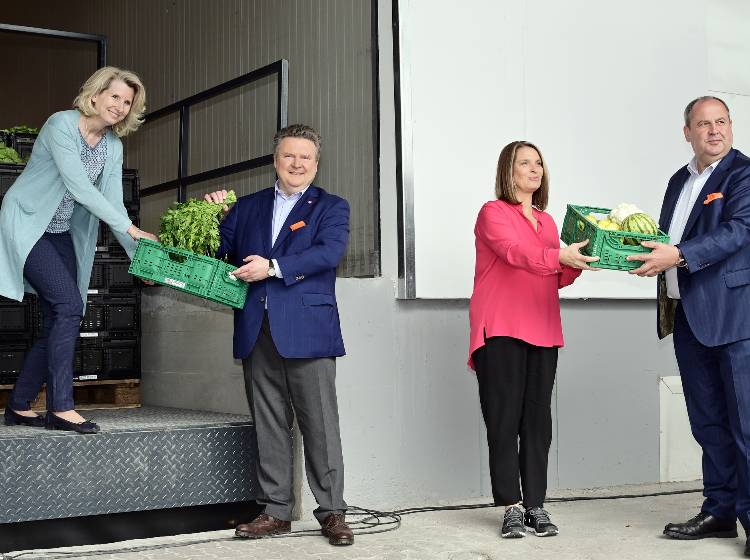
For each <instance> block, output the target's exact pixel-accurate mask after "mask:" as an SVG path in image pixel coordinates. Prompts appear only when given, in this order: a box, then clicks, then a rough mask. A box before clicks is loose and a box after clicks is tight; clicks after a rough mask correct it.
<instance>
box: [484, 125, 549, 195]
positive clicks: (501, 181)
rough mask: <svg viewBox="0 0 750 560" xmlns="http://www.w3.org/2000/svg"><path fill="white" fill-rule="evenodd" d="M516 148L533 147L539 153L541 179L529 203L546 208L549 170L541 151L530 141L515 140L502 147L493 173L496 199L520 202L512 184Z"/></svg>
mask: <svg viewBox="0 0 750 560" xmlns="http://www.w3.org/2000/svg"><path fill="white" fill-rule="evenodd" d="M518 148H533V149H534V150H536V153H538V154H539V159H541V160H542V169H543V170H544V174H543V175H542V181H541V184H540V185H539V188H538V189H537V190H536V191H535V192H534V194H533V195H532V197H531V204H533V205H534V206H536V207H537V208H538V209H539V210H546V209H547V203H548V202H549V172H548V171H547V164H546V163H545V161H544V156H542V152H541V151H540V150H539V148H537V147H536V146H535V145H534V144H532V143H531V142H527V141H525V140H516V141H515V142H511V143H510V144H508V145H507V146H505V147H504V148H503V150H502V151H501V152H500V157H499V158H498V159H497V174H496V175H495V196H496V197H497V198H498V200H504V201H505V202H507V203H509V204H520V202H519V201H518V198H516V187H515V185H514V184H513V164H514V163H515V161H516V152H517V151H518Z"/></svg>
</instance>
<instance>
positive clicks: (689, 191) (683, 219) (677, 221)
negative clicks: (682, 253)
mask: <svg viewBox="0 0 750 560" xmlns="http://www.w3.org/2000/svg"><path fill="white" fill-rule="evenodd" d="M720 161H721V160H717V161H715V162H713V163H712V164H711V165H709V166H708V167H706V168H705V169H704V170H703V173H698V162H697V161H696V159H695V158H693V159H692V160H690V163H688V166H687V169H688V172H689V173H690V175H689V176H688V178H687V181H685V184H684V185H683V187H682V192H680V198H678V199H677V205H676V206H675V209H674V214H672V222H671V223H670V224H669V242H670V243H672V244H673V245H676V244H677V243H679V242H680V241H682V234H683V233H685V226H686V225H687V221H688V218H689V217H690V212H691V211H692V210H693V206H695V201H696V199H697V198H698V195H699V194H700V192H701V190H703V187H704V186H705V184H706V181H708V178H709V177H711V173H713V172H714V169H716V166H717V165H719V162H720ZM666 280H667V296H669V297H670V298H672V299H680V286H679V284H678V283H677V267H675V266H673V267H672V268H669V269H667V271H666Z"/></svg>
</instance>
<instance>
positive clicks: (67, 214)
mask: <svg viewBox="0 0 750 560" xmlns="http://www.w3.org/2000/svg"><path fill="white" fill-rule="evenodd" d="M73 106H74V108H73V109H72V110H69V111H61V112H58V113H55V114H54V115H52V116H51V117H49V119H47V122H46V123H45V124H44V126H43V127H42V129H41V131H40V132H39V136H38V138H37V140H36V142H35V143H34V149H33V151H32V153H31V159H30V160H29V162H28V164H27V165H26V169H24V171H23V173H21V175H20V176H19V177H18V179H17V180H16V182H15V183H14V184H13V186H12V187H11V188H10V189H9V190H8V192H7V194H6V195H5V197H4V199H3V203H2V208H0V295H3V296H5V297H8V298H11V299H15V300H18V301H20V300H22V299H23V295H24V292H33V293H36V294H37V295H38V296H39V301H40V304H41V307H42V316H43V328H42V333H41V335H40V337H39V338H38V339H37V341H36V342H35V343H34V346H33V347H32V349H31V351H30V352H29V354H28V355H27V356H26V360H25V362H24V365H23V368H22V371H21V374H20V375H19V377H18V380H17V381H16V385H15V387H14V389H13V392H12V394H11V396H10V400H9V402H8V405H7V407H6V409H5V424H6V425H26V426H36V427H42V426H44V427H46V428H47V429H51V430H52V429H59V430H71V431H75V432H78V433H83V434H93V433H97V432H98V431H99V426H97V425H96V424H95V423H94V422H91V421H88V420H86V419H85V418H83V417H82V416H81V415H80V414H78V412H76V410H75V409H74V403H73V358H74V353H75V344H76V339H77V338H78V333H79V329H80V322H81V319H82V317H83V312H84V308H85V302H86V293H87V291H88V284H89V279H90V277H91V267H92V264H93V261H94V253H95V251H96V238H97V232H98V226H99V220H102V221H104V222H105V223H107V224H108V225H109V227H110V229H111V230H112V232H113V233H114V234H115V236H116V237H117V240H118V241H119V242H120V244H121V245H122V246H123V248H124V249H125V250H126V251H127V253H128V255H129V256H131V257H132V254H133V251H134V250H135V245H136V241H137V240H138V239H139V238H141V237H147V238H149V239H153V240H156V239H157V238H156V236H154V235H152V234H150V233H146V232H144V231H142V230H140V229H139V228H137V227H136V226H135V225H133V223H132V222H131V221H130V218H129V217H128V213H127V211H126V209H125V207H124V205H123V197H122V160H123V156H122V153H123V150H122V142H121V141H120V138H121V137H122V136H126V135H128V134H130V133H132V132H134V131H135V130H137V129H138V127H139V126H140V124H141V122H142V116H143V112H144V110H145V106H146V91H145V89H144V88H143V84H142V83H141V80H140V79H139V78H138V76H136V75H135V74H133V73H132V72H128V71H125V70H120V69H119V68H114V67H111V66H108V67H105V68H100V69H99V70H97V71H96V72H95V73H94V74H93V75H92V76H91V77H90V78H89V79H88V80H86V82H85V83H84V84H83V86H81V89H80V92H79V94H78V96H77V97H76V98H75V100H74V102H73ZM44 383H46V384H47V415H46V416H45V417H44V418H42V417H41V416H38V415H37V414H36V413H34V412H32V411H31V409H30V404H31V402H32V401H33V400H34V399H35V398H36V396H37V395H38V393H39V391H40V390H41V388H42V385H43V384H44Z"/></svg>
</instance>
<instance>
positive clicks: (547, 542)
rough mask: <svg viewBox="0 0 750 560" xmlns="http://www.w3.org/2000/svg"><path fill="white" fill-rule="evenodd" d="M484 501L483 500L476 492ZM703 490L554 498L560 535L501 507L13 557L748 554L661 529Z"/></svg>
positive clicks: (630, 489) (687, 511)
mask: <svg viewBox="0 0 750 560" xmlns="http://www.w3.org/2000/svg"><path fill="white" fill-rule="evenodd" d="M696 487H697V486H696V483H677V484H662V485H633V486H622V487H610V488H603V489H596V490H577V491H559V492H556V493H552V494H551V497H562V498H565V497H571V496H589V497H595V496H613V495H618V494H640V493H653V492H663V491H675V490H684V489H692V488H696ZM466 502H467V503H482V502H483V500H467V501H466ZM700 503H701V496H700V494H699V493H688V494H676V495H670V496H659V497H649V498H629V499H607V500H595V501H572V502H553V503H548V504H547V509H548V510H549V512H550V514H551V516H552V518H553V520H554V521H555V522H556V523H557V524H558V525H559V527H560V535H558V536H557V537H551V538H538V537H535V536H533V535H529V536H527V537H526V538H524V539H513V540H503V539H500V536H499V522H500V515H501V512H500V510H498V509H495V508H484V509H474V510H462V511H439V512H431V513H417V514H411V515H404V516H403V518H402V522H401V527H400V528H398V529H397V530H395V531H390V532H386V533H381V534H371V535H358V536H357V537H356V542H355V544H354V545H353V546H350V547H332V546H330V545H329V544H328V542H327V541H326V540H325V539H324V538H323V537H321V536H319V535H317V526H316V524H315V522H314V521H307V520H306V521H300V522H296V523H294V524H293V525H292V529H293V530H294V531H301V530H304V529H311V530H312V532H313V535H312V536H303V537H299V538H290V537H282V538H274V539H264V540H260V541H247V540H240V539H234V538H232V533H231V532H229V531H218V532H212V533H201V534H193V535H180V536H176V537H164V538H157V539H144V540H139V541H128V542H122V543H116V544H110V545H100V546H95V547H76V548H64V549H55V551H51V550H50V551H26V552H25V553H24V554H23V555H22V556H20V554H21V553H20V552H13V553H9V554H8V555H6V556H5V557H4V558H3V560H5V559H6V558H14V557H18V556H20V558H19V560H35V559H42V558H44V559H53V558H66V559H71V558H97V560H115V559H117V560H162V559H164V560H199V559H200V560H213V559H216V560H219V559H221V560H247V559H250V558H259V559H263V560H292V559H294V560H297V559H299V560H307V559H331V560H334V559H335V560H355V559H356V560H421V559H425V560H427V559H430V560H487V559H492V560H496V559H497V560H500V559H507V558H533V559H534V560H547V559H549V560H552V559H554V560H599V559H614V560H631V559H632V560H636V559H637V560H651V559H654V560H655V559H659V560H662V559H672V558H676V559H679V560H693V559H695V560H712V559H722V560H723V559H731V558H742V557H743V549H744V544H745V535H744V532H742V530H741V529H740V536H739V537H738V538H737V539H707V540H703V541H675V540H673V539H669V538H666V537H663V536H662V535H661V531H662V529H663V527H664V525H665V524H666V523H667V522H669V521H682V520H685V519H687V518H689V517H692V516H693V515H694V514H695V513H697V512H698V508H699V506H700Z"/></svg>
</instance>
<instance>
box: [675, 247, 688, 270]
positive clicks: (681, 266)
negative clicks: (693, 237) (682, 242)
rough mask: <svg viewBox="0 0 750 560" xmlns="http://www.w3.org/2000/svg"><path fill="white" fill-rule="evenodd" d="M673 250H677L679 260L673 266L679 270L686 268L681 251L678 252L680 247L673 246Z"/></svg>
mask: <svg viewBox="0 0 750 560" xmlns="http://www.w3.org/2000/svg"><path fill="white" fill-rule="evenodd" d="M675 248H676V249H677V256H678V259H679V260H678V261H677V264H676V265H675V266H678V267H680V268H687V261H686V260H685V257H683V256H682V251H680V246H679V245H675Z"/></svg>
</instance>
